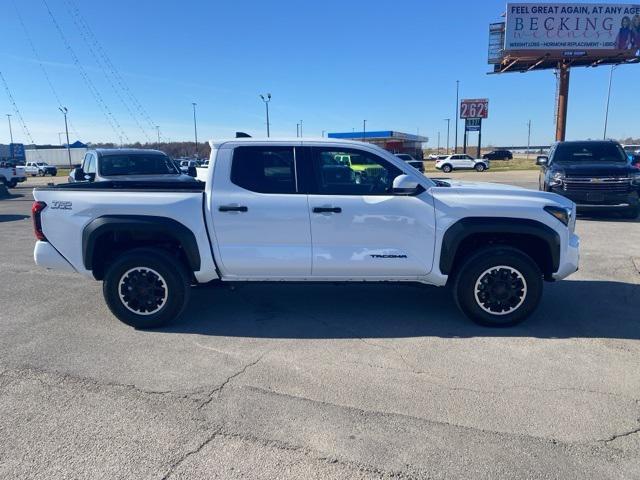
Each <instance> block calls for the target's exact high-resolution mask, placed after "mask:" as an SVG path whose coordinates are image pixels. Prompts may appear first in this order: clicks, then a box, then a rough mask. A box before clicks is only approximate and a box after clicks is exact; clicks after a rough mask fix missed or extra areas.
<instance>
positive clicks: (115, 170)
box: [100, 153, 179, 177]
mask: <svg viewBox="0 0 640 480" xmlns="http://www.w3.org/2000/svg"><path fill="white" fill-rule="evenodd" d="M177 173H179V172H178V171H177V170H176V167H175V165H174V164H173V162H172V161H171V159H170V158H169V157H167V156H166V155H158V154H138V153H137V154H117V155H104V156H103V157H102V158H101V159H100V175H103V176H105V177H115V176H118V175H167V174H177Z"/></svg>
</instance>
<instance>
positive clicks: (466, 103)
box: [460, 98, 489, 119]
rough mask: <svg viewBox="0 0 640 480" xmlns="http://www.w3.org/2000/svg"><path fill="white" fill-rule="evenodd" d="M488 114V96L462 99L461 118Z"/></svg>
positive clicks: (483, 116) (479, 116) (486, 115)
mask: <svg viewBox="0 0 640 480" xmlns="http://www.w3.org/2000/svg"><path fill="white" fill-rule="evenodd" d="M488 116H489V99H488V98H473V99H469V98H467V99H463V100H461V101H460V118H462V119H466V118H487V117H488Z"/></svg>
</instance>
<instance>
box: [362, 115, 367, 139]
mask: <svg viewBox="0 0 640 480" xmlns="http://www.w3.org/2000/svg"><path fill="white" fill-rule="evenodd" d="M365 138H367V121H366V120H363V121H362V141H363V142H364V139H365Z"/></svg>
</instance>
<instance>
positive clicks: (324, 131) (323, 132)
mask: <svg viewBox="0 0 640 480" xmlns="http://www.w3.org/2000/svg"><path fill="white" fill-rule="evenodd" d="M325 131H326V130H322V138H324V132H325Z"/></svg>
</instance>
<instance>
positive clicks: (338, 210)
mask: <svg viewBox="0 0 640 480" xmlns="http://www.w3.org/2000/svg"><path fill="white" fill-rule="evenodd" d="M313 213H342V209H341V208H340V207H313Z"/></svg>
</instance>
